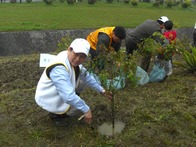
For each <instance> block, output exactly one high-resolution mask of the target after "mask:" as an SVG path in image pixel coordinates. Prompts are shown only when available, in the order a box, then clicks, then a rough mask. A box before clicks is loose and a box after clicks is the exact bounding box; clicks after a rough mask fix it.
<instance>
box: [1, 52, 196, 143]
mask: <svg viewBox="0 0 196 147" xmlns="http://www.w3.org/2000/svg"><path fill="white" fill-rule="evenodd" d="M174 61H175V60H174ZM176 61H178V62H179V61H181V62H183V61H182V59H181V58H176ZM0 69H1V70H0V75H1V78H0V93H1V94H0V102H1V103H0V126H1V128H3V129H2V133H0V145H2V146H7V145H8V146H13V145H16V144H17V145H19V146H25V145H29V144H30V145H33V146H41V145H46V144H47V145H54V144H55V143H56V139H57V138H56V136H58V137H59V138H58V140H59V141H58V144H59V145H62V144H67V145H71V144H72V145H73V146H74V145H76V146H78V145H85V142H86V141H84V140H81V141H80V142H79V144H77V143H76V142H74V136H75V137H76V138H77V137H78V136H77V135H78V134H74V135H73V132H72V130H74V129H75V130H77V129H78V130H77V131H78V132H79V134H81V135H82V136H84V139H85V136H87V134H86V133H85V131H84V132H82V131H83V130H81V126H83V127H84V129H85V126H84V123H80V122H78V121H77V118H75V119H73V120H70V121H68V122H66V123H64V127H66V129H65V128H64V129H65V130H67V131H65V132H64V133H63V134H61V133H60V132H61V131H62V130H61V129H62V128H58V129H57V128H56V129H55V128H54V124H53V123H52V122H51V121H50V120H49V118H48V116H47V115H48V113H47V112H46V111H44V110H42V109H41V108H39V107H38V106H37V105H36V104H35V101H34V93H35V88H36V85H37V82H38V80H39V78H40V76H41V74H42V72H43V68H40V67H39V55H38V54H35V55H26V56H15V57H1V58H0ZM195 83H196V77H195V74H194V73H191V72H189V71H187V69H184V68H181V67H179V66H175V67H174V72H173V74H172V75H171V76H170V77H168V79H166V81H164V82H163V83H148V84H146V85H143V86H136V87H132V86H131V85H129V84H126V87H125V88H124V89H123V90H121V91H119V92H118V93H116V95H115V118H116V119H117V120H120V121H122V122H124V123H125V124H126V127H125V128H126V129H125V130H124V132H123V133H124V135H122V137H123V138H121V140H122V139H123V140H124V141H123V142H119V140H118V139H117V140H114V144H115V145H117V146H118V145H122V146H126V145H127V144H129V143H130V141H131V143H132V144H134V145H147V146H148V145H150V146H153V145H162V146H164V145H177V143H179V144H182V145H185V146H188V145H193V146H194V145H196V144H195V143H196V142H195V139H194V137H193V136H195V135H196V130H195V129H196V128H195V122H196V121H195V119H196V113H195V112H196V109H195V105H196V85H195ZM81 97H83V98H84V100H85V101H86V102H87V104H89V105H90V106H91V109H92V111H93V117H94V119H93V124H92V126H93V128H98V126H100V125H102V124H103V123H104V122H111V104H110V101H109V100H107V99H106V98H104V97H103V96H101V95H100V94H98V93H96V92H93V91H91V90H87V91H86V92H84V93H83V94H82V95H81ZM177 117H178V118H177ZM173 123H175V124H176V125H172V124H173ZM187 123H188V124H189V126H186V125H185V124H187ZM147 125H148V127H149V128H147ZM78 126H79V128H78ZM145 126H146V127H145ZM184 127H186V129H187V130H184ZM19 130H20V131H19ZM39 130H42V131H41V132H40V131H39ZM47 130H48V132H47ZM87 130H88V129H87ZM133 130H135V131H134V132H132V131H133ZM139 130H141V132H138V131H139ZM150 130H151V131H153V132H150ZM182 130H184V131H185V134H184V135H185V136H183V135H182V134H181V133H180V131H182ZM193 130H194V131H193ZM130 131H131V133H133V134H134V133H135V135H136V134H137V135H136V136H137V138H135V137H136V136H135V135H133V136H129V135H128V134H131V133H130ZM191 131H193V132H192V134H193V135H190V134H191V133H188V132H191ZM43 132H45V133H43ZM128 132H129V133H128ZM160 132H161V133H163V134H164V136H159V135H157V134H159V133H160ZM70 133H71V134H72V135H73V136H72V138H69V134H70ZM89 133H90V134H91V135H90V137H89V136H87V139H89V138H90V139H92V143H91V145H92V144H93V145H95V144H96V143H95V142H98V141H100V138H97V137H95V136H96V135H97V134H94V133H91V131H90V132H89ZM145 133H147V134H145ZM14 134H17V136H16V135H14ZM52 134H53V135H52ZM60 134H61V135H60ZM168 134H169V135H168ZM93 135H95V136H93ZM146 135H147V136H146ZM127 136H129V137H127ZM148 136H149V137H148ZM156 136H159V137H160V138H161V139H162V140H160V142H158V140H156V141H155V140H153V141H152V140H151V139H152V137H155V138H156ZM171 136H173V137H174V136H175V138H173V139H174V141H173V139H170V137H171ZM187 136H188V137H187ZM61 137H62V138H61ZM64 137H67V138H68V140H69V141H66V143H65V140H64V139H63V138H64ZM94 137H95V138H96V139H95V138H94ZM183 137H184V139H180V138H183ZM192 137H193V138H192ZM93 138H94V141H93ZM126 138H132V139H131V140H130V139H126ZM160 138H159V139H160ZM187 139H188V140H187ZM35 140H36V142H34V141H35ZM165 140H167V143H166V141H165ZM82 141H83V143H82ZM175 141H176V142H177V143H176V144H175ZM106 142H107V141H106ZM150 142H151V144H150ZM102 143H103V142H102V141H101V142H100V144H102ZM145 143H147V144H145ZM104 144H105V143H104ZM179 144H178V145H179ZM102 145H103V144H102Z"/></svg>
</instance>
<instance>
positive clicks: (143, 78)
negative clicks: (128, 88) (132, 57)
mask: <svg viewBox="0 0 196 147" xmlns="http://www.w3.org/2000/svg"><path fill="white" fill-rule="evenodd" d="M136 78H137V79H138V80H137V84H138V85H144V84H147V83H148V82H149V76H148V73H147V72H146V71H145V70H143V69H142V68H141V67H139V66H137V69H136Z"/></svg>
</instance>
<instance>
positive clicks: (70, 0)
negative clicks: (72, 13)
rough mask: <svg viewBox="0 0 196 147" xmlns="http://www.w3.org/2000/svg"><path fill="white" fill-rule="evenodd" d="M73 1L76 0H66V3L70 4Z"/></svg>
mask: <svg viewBox="0 0 196 147" xmlns="http://www.w3.org/2000/svg"><path fill="white" fill-rule="evenodd" d="M75 2H76V1H75V0H67V3H68V4H70V5H72V4H74V3H75Z"/></svg>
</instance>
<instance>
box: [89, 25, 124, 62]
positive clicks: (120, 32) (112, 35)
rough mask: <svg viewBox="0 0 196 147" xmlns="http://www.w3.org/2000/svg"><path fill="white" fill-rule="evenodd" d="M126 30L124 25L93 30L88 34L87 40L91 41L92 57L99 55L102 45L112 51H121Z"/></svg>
mask: <svg viewBox="0 0 196 147" xmlns="http://www.w3.org/2000/svg"><path fill="white" fill-rule="evenodd" d="M125 36H126V30H125V28H123V27H120V26H117V27H103V28H99V29H97V30H95V31H93V32H91V33H90V34H89V35H88V36H87V41H88V42H89V43H90V52H89V53H90V55H91V59H94V58H95V57H96V56H98V54H99V52H100V51H101V50H102V45H104V47H106V48H107V49H109V50H110V51H116V52H117V51H119V50H120V47H121V42H122V40H123V39H125Z"/></svg>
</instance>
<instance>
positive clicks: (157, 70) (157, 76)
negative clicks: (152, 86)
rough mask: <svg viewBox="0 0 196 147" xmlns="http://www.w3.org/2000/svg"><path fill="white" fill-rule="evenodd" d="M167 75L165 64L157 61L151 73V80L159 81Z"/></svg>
mask: <svg viewBox="0 0 196 147" xmlns="http://www.w3.org/2000/svg"><path fill="white" fill-rule="evenodd" d="M165 76H166V72H165V69H164V66H161V64H159V63H155V65H154V66H153V69H152V71H151V72H150V75H149V82H159V81H161V80H163V78H164V77H165Z"/></svg>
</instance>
